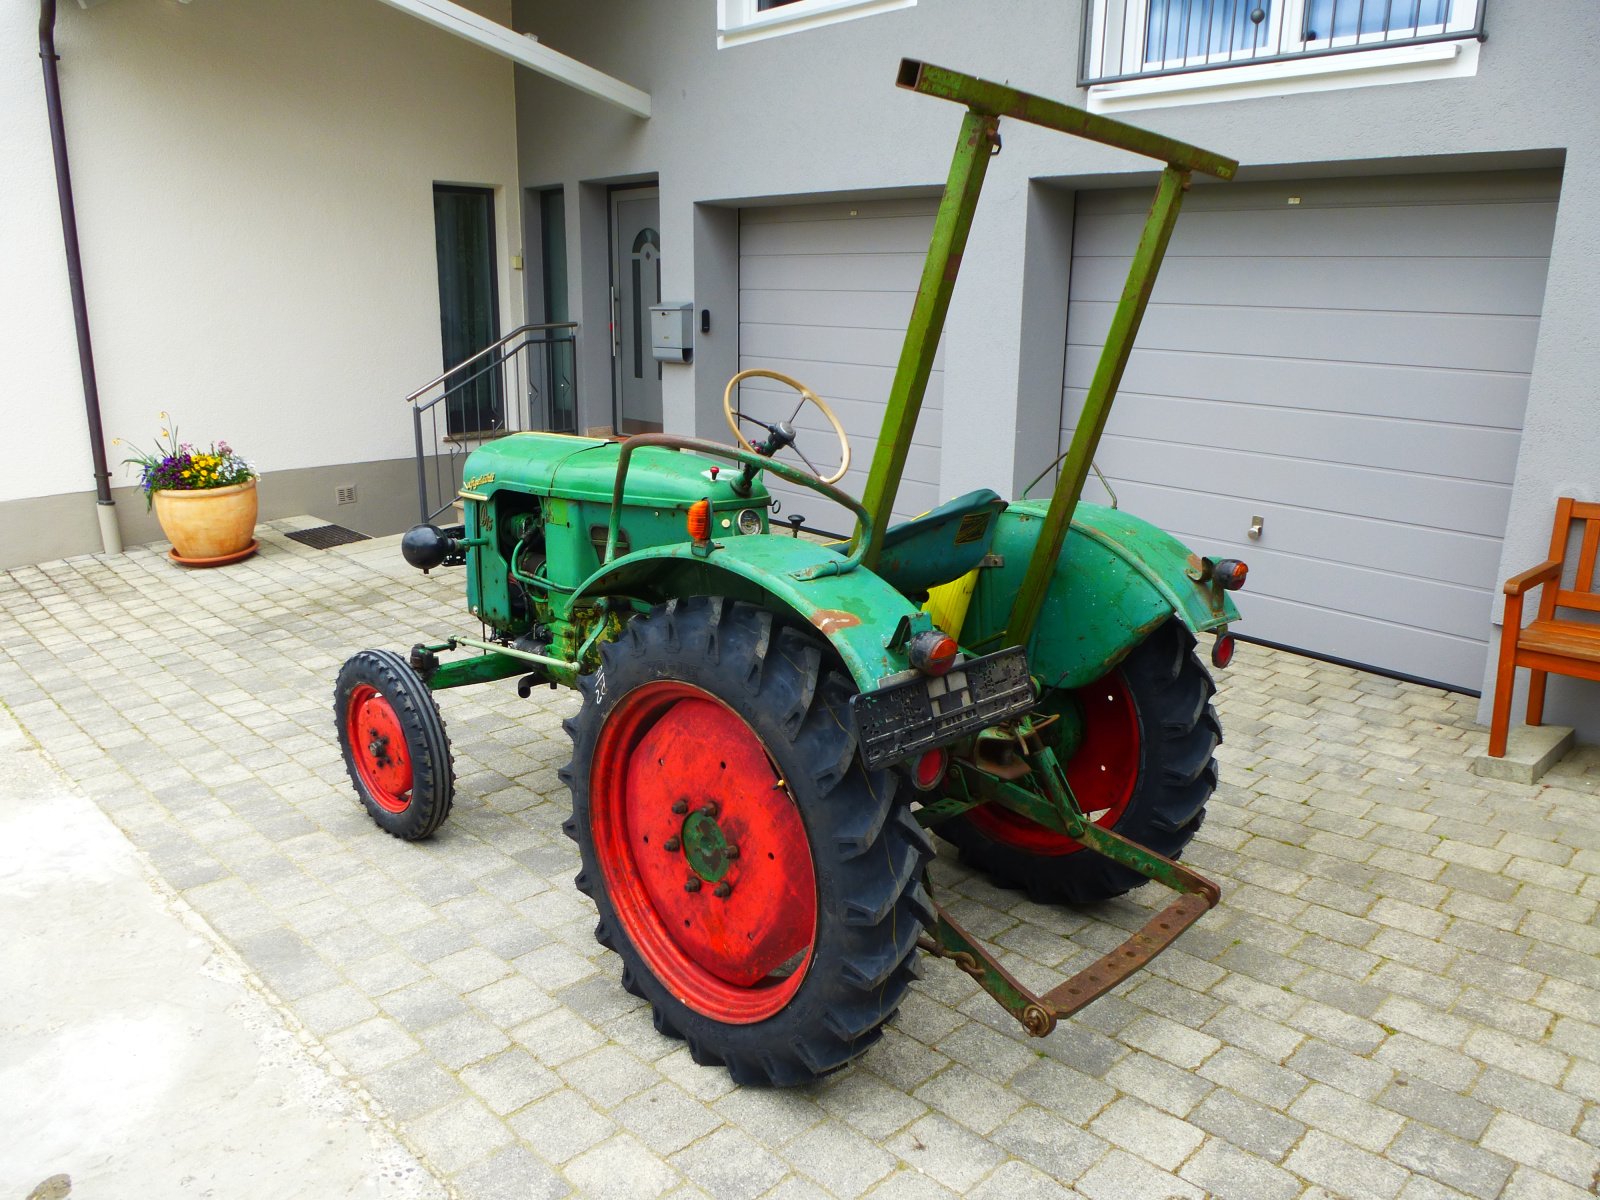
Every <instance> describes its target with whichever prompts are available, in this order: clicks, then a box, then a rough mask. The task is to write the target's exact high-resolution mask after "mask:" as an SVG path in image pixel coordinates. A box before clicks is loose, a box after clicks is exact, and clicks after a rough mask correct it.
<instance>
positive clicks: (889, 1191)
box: [867, 1167, 956, 1200]
mask: <svg viewBox="0 0 1600 1200" xmlns="http://www.w3.org/2000/svg"><path fill="white" fill-rule="evenodd" d="M867 1200H956V1194H955V1193H954V1192H952V1191H951V1190H950V1189H949V1188H947V1187H944V1186H943V1185H942V1184H938V1183H935V1182H934V1181H933V1180H931V1179H929V1178H928V1177H927V1176H926V1175H924V1174H922V1172H920V1171H917V1170H914V1169H912V1168H910V1167H902V1168H901V1169H900V1170H898V1171H896V1172H895V1173H894V1174H893V1175H891V1176H889V1178H887V1179H885V1180H884V1181H883V1182H882V1183H880V1184H879V1185H878V1186H877V1187H875V1188H873V1189H872V1190H871V1191H870V1192H868V1193H867Z"/></svg>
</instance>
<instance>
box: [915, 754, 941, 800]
mask: <svg viewBox="0 0 1600 1200" xmlns="http://www.w3.org/2000/svg"><path fill="white" fill-rule="evenodd" d="M949 765H950V755H949V754H948V753H947V752H946V751H944V750H929V751H928V752H927V753H926V754H924V755H923V756H922V757H921V758H919V759H917V762H916V765H915V766H914V767H912V768H911V782H912V785H913V786H915V787H916V789H917V790H918V791H919V792H929V791H932V790H933V789H934V788H936V787H938V786H939V783H940V781H941V780H942V779H944V773H945V769H946V768H947V767H949Z"/></svg>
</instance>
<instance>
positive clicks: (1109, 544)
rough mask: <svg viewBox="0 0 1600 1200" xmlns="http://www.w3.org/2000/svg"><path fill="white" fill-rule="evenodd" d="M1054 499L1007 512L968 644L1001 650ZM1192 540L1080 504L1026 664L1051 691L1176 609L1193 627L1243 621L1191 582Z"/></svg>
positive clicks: (1076, 683) (1217, 596) (1096, 672)
mask: <svg viewBox="0 0 1600 1200" xmlns="http://www.w3.org/2000/svg"><path fill="white" fill-rule="evenodd" d="M1047 507H1048V506H1047V505H1046V504H1045V503H1043V502H1032V501H1022V502H1018V503H1014V504H1012V505H1011V506H1010V507H1009V508H1007V509H1006V511H1005V512H1004V513H1003V514H1001V518H1000V527H999V529H998V530H997V531H996V533H995V542H994V547H993V553H994V554H996V555H998V556H999V557H1000V559H1001V560H1003V561H1002V565H1000V566H996V567H990V568H985V569H983V570H982V571H980V572H979V576H978V586H977V590H976V592H975V593H974V596H973V603H972V605H971V607H970V608H969V609H968V612H967V619H966V622H965V624H964V625H963V626H962V630H961V642H962V644H963V645H968V646H972V647H973V648H974V649H977V650H982V651H987V650H992V649H998V645H997V644H987V643H997V642H998V638H999V637H1000V636H1001V635H1002V632H1003V630H1004V629H1005V626H1006V622H1007V619H1008V618H1009V616H1010V614H1011V603H1012V600H1013V599H1014V598H1015V596H1016V594H1017V591H1018V589H1019V588H1020V587H1021V584H1022V577H1023V574H1024V572H1025V571H1026V570H1027V565H1028V558H1029V556H1030V555H1031V554H1032V552H1033V547H1034V543H1035V542H1036V541H1037V540H1038V536H1039V529H1040V526H1041V525H1042V524H1043V521H1044V515H1045V512H1046V509H1047ZM1191 557H1192V555H1191V552H1190V550H1189V548H1188V547H1187V546H1185V545H1184V544H1183V543H1182V542H1180V541H1178V539H1177V538H1175V537H1173V536H1172V535H1171V534H1169V533H1167V532H1166V531H1165V530H1162V529H1158V528H1157V527H1156V526H1154V525H1152V524H1150V523H1149V522H1148V521H1143V520H1140V519H1139V518H1138V517H1135V516H1133V515H1132V514H1130V513H1126V512H1122V511H1120V510H1117V509H1111V508H1106V507H1104V506H1102V505H1098V504H1082V503H1080V504H1079V505H1078V507H1077V511H1076V512H1075V513H1074V514H1073V518H1072V528H1071V530H1070V531H1069V532H1068V534H1067V540H1066V544H1065V545H1064V546H1063V547H1062V552H1061V559H1060V561H1059V562H1057V563H1056V569H1055V573H1054V575H1053V576H1052V578H1051V581H1050V586H1049V590H1048V592H1047V593H1046V595H1045V602H1044V607H1043V609H1042V610H1041V612H1040V614H1039V622H1038V625H1037V627H1036V629H1035V631H1034V635H1033V638H1032V639H1031V640H1030V641H1029V643H1028V646H1027V650H1028V661H1029V663H1030V664H1032V667H1033V672H1034V674H1035V675H1037V676H1038V677H1039V678H1040V679H1041V681H1042V682H1043V683H1044V684H1045V685H1046V686H1047V687H1056V688H1075V687H1082V686H1083V685H1084V684H1086V683H1089V682H1091V681H1093V680H1095V679H1098V678H1099V677H1100V676H1102V675H1104V674H1105V673H1106V672H1107V671H1109V670H1110V669H1111V668H1112V667H1114V666H1116V665H1117V664H1118V663H1119V662H1121V661H1122V659H1123V658H1124V657H1125V656H1126V655H1127V653H1128V652H1129V651H1130V650H1132V649H1133V648H1134V647H1135V646H1137V645H1138V644H1139V643H1140V642H1142V641H1143V640H1144V639H1145V638H1146V637H1148V636H1149V635H1150V633H1151V631H1153V630H1154V629H1155V628H1156V627H1157V626H1159V625H1161V623H1162V622H1164V621H1166V620H1167V619H1168V618H1169V617H1171V616H1172V615H1174V614H1176V615H1177V616H1178V618H1179V619H1180V620H1182V621H1183V623H1184V624H1185V625H1187V626H1188V627H1189V628H1190V629H1191V630H1193V631H1194V632H1195V633H1201V632H1204V631H1206V630H1210V629H1217V628H1220V627H1221V626H1223V625H1226V624H1228V623H1229V622H1231V621H1236V620H1238V618H1239V611H1238V609H1236V608H1235V607H1234V605H1233V601H1232V600H1231V599H1230V598H1229V597H1228V595H1227V593H1225V592H1222V591H1220V590H1219V589H1216V588H1214V587H1212V586H1210V585H1208V584H1200V583H1196V582H1195V581H1194V580H1193V579H1192V578H1190V576H1189V574H1188V572H1189V563H1190V558H1191Z"/></svg>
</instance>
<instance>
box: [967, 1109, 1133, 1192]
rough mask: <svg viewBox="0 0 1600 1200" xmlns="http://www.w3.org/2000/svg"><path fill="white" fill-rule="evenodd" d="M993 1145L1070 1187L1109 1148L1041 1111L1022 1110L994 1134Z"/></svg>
mask: <svg viewBox="0 0 1600 1200" xmlns="http://www.w3.org/2000/svg"><path fill="white" fill-rule="evenodd" d="M993 1141H994V1142H995V1143H996V1144H997V1145H999V1146H1002V1147H1004V1148H1005V1149H1006V1150H1008V1151H1010V1152H1011V1153H1012V1154H1014V1155H1016V1156H1017V1157H1018V1158H1020V1159H1024V1160H1025V1161H1027V1162H1029V1163H1031V1164H1033V1165H1034V1166H1035V1167H1037V1168H1039V1170H1041V1171H1043V1172H1044V1173H1045V1174H1046V1175H1048V1176H1050V1177H1051V1178H1052V1179H1055V1180H1058V1181H1060V1182H1063V1183H1070V1182H1071V1181H1072V1180H1074V1179H1076V1178H1077V1177H1078V1176H1079V1175H1081V1174H1083V1172H1085V1171H1086V1170H1088V1169H1089V1167H1090V1166H1092V1165H1093V1164H1094V1163H1095V1162H1097V1161H1098V1160H1099V1159H1101V1158H1102V1157H1104V1155H1105V1153H1106V1151H1107V1150H1108V1149H1110V1147H1109V1146H1108V1145H1107V1144H1106V1143H1105V1142H1104V1141H1102V1140H1101V1139H1100V1138H1098V1137H1095V1136H1094V1135H1092V1134H1089V1133H1086V1132H1085V1131H1083V1130H1082V1129H1080V1128H1078V1127H1077V1126H1076V1125H1073V1124H1070V1123H1069V1122H1067V1121H1064V1120H1062V1119H1061V1118H1060V1117H1058V1116H1055V1115H1054V1114H1052V1113H1049V1112H1046V1111H1045V1110H1044V1109H1040V1108H1024V1109H1022V1110H1021V1111H1020V1112H1017V1113H1014V1114H1013V1115H1012V1116H1011V1117H1010V1118H1009V1119H1008V1120H1007V1121H1006V1122H1005V1124H1003V1125H1001V1126H1000V1128H999V1129H997V1130H995V1132H994V1136H993Z"/></svg>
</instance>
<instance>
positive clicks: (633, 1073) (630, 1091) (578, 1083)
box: [557, 1046, 661, 1110]
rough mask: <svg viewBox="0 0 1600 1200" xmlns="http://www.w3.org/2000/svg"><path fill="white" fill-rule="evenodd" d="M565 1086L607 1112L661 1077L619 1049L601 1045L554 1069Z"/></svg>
mask: <svg viewBox="0 0 1600 1200" xmlns="http://www.w3.org/2000/svg"><path fill="white" fill-rule="evenodd" d="M557 1071H558V1072H559V1074H560V1075H561V1078H562V1079H564V1080H566V1082H567V1085H568V1086H569V1087H573V1088H576V1089H577V1090H578V1091H580V1092H582V1093H583V1094H584V1095H585V1096H587V1097H588V1098H589V1100H590V1101H591V1102H592V1103H593V1104H594V1105H595V1107H596V1108H599V1109H602V1110H604V1109H608V1108H611V1107H613V1106H615V1105H617V1104H620V1103H621V1102H622V1101H623V1100H626V1099H627V1098H628V1097H629V1096H633V1095H636V1094H638V1093H639V1092H642V1091H644V1090H645V1089H646V1088H648V1087H651V1086H652V1085H654V1084H655V1083H656V1082H657V1081H658V1080H659V1079H660V1078H661V1077H660V1075H659V1074H657V1073H656V1072H655V1071H654V1070H653V1069H651V1068H650V1067H649V1066H646V1065H645V1064H644V1063H642V1062H640V1061H639V1060H638V1059H637V1058H635V1057H634V1056H633V1055H631V1054H629V1053H628V1052H627V1051H626V1050H624V1049H622V1048H621V1047H620V1046H603V1047H601V1048H600V1049H599V1050H595V1051H593V1052H592V1053H590V1054H585V1055H584V1056H583V1057H582V1058H575V1059H573V1060H572V1061H571V1062H568V1063H564V1064H563V1065H562V1066H560V1067H558V1068H557Z"/></svg>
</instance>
